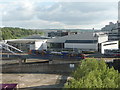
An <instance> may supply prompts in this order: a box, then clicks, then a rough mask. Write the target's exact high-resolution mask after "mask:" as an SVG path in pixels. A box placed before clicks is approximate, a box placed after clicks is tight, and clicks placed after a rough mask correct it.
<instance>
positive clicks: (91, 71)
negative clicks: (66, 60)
mask: <svg viewBox="0 0 120 90" xmlns="http://www.w3.org/2000/svg"><path fill="white" fill-rule="evenodd" d="M72 76H73V79H71V80H69V81H68V82H67V83H66V84H65V88H120V75H119V73H118V71H117V70H114V68H113V67H112V68H109V67H107V65H106V63H105V62H104V61H103V60H100V61H98V60H96V59H86V60H84V61H82V63H81V65H79V67H78V68H77V70H76V71H75V72H74V73H73V74H72Z"/></svg>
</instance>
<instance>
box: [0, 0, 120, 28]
mask: <svg viewBox="0 0 120 90" xmlns="http://www.w3.org/2000/svg"><path fill="white" fill-rule="evenodd" d="M74 1H75V0H74ZM84 1H85V0H84ZM97 1H98V0H97ZM109 1H110V0H109ZM1 16H2V17H1ZM117 20H118V2H117V0H114V2H113V0H111V2H93V1H89V0H86V2H82V1H77V0H76V1H75V2H70V1H67V2H64V1H62V2H59V0H57V1H56V2H54V0H52V1H50V0H47V1H40V0H23V1H21V0H1V1H0V21H1V22H0V26H7V27H22V28H32V29H66V28H71V29H73V28H74V29H76V28H77V29H91V28H96V29H100V28H102V27H104V26H105V25H106V24H108V23H109V22H117Z"/></svg>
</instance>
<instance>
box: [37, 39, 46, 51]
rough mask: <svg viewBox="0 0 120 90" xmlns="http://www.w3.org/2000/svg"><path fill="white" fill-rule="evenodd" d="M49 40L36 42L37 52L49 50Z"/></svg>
mask: <svg viewBox="0 0 120 90" xmlns="http://www.w3.org/2000/svg"><path fill="white" fill-rule="evenodd" d="M46 41H47V40H42V41H36V42H35V50H43V49H45V50H47V43H46Z"/></svg>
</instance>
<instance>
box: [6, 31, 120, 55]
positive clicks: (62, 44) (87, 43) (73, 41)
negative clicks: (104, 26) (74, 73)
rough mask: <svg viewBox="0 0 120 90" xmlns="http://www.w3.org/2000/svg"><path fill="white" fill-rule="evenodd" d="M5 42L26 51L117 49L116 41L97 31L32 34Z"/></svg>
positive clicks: (100, 50) (102, 51)
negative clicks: (61, 34)
mask: <svg viewBox="0 0 120 90" xmlns="http://www.w3.org/2000/svg"><path fill="white" fill-rule="evenodd" d="M7 43H8V44H10V45H13V46H14V47H16V48H18V49H20V50H22V51H26V52H28V51H29V50H53V51H55V50H57V51H58V50H59V51H62V50H74V51H75V50H80V51H98V52H100V53H102V54H104V51H105V50H106V49H110V50H111V49H118V41H109V40H108V35H106V34H104V33H99V32H97V33H93V32H81V33H79V34H70V35H67V36H62V37H55V38H46V37H45V38H44V37H40V36H37V35H36V36H35V35H33V36H30V37H27V38H23V39H12V40H7Z"/></svg>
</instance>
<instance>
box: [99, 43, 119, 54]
mask: <svg viewBox="0 0 120 90" xmlns="http://www.w3.org/2000/svg"><path fill="white" fill-rule="evenodd" d="M112 43H117V44H112ZM105 44H112V45H106V46H104V45H105ZM118 45H119V43H118V41H111V42H104V43H101V53H102V54H104V50H105V49H119V47H118Z"/></svg>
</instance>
